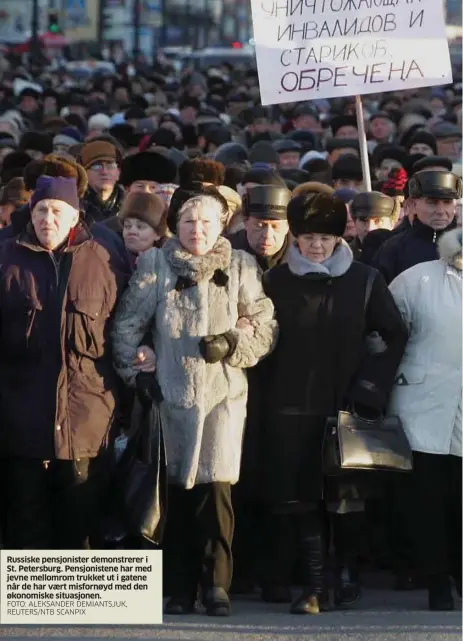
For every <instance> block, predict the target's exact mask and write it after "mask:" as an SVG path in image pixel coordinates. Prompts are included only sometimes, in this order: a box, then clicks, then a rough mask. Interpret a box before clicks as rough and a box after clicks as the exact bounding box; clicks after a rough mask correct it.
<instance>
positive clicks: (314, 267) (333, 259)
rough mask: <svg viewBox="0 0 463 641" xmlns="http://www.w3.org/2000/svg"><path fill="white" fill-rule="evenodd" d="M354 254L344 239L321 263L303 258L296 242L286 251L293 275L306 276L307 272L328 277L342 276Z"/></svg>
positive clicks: (350, 263)
mask: <svg viewBox="0 0 463 641" xmlns="http://www.w3.org/2000/svg"><path fill="white" fill-rule="evenodd" d="M353 260H354V255H353V254H352V250H351V248H350V247H349V245H348V244H347V243H346V241H345V240H341V242H340V243H339V245H337V247H336V248H335V250H334V252H333V253H332V254H331V256H330V257H329V258H327V259H326V260H324V261H323V262H321V263H313V262H312V261H310V260H308V259H307V258H305V257H304V256H303V255H302V254H301V252H300V251H299V248H298V247H297V245H296V243H294V244H292V245H291V247H290V248H289V252H288V267H289V270H290V271H291V273H292V274H294V275H295V276H307V274H319V275H321V276H327V277H329V278H336V277H338V276H343V275H344V274H345V273H346V272H347V270H348V269H349V268H350V266H351V265H352V262H353Z"/></svg>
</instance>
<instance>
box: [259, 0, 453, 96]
mask: <svg viewBox="0 0 463 641" xmlns="http://www.w3.org/2000/svg"><path fill="white" fill-rule="evenodd" d="M251 7H252V16H253V25H254V40H255V43H256V56H257V66H258V72H259V84H260V90H261V99H262V104H263V105H270V104H279V103H282V102H297V101H303V100H310V99H315V98H335V97H338V96H346V95H362V94H368V93H383V92H385V91H400V90H403V89H411V88H416V87H427V86H432V85H442V84H448V83H451V82H452V71H451V63H450V55H449V49H448V43H447V39H446V36H445V20H444V10H443V3H442V0H251Z"/></svg>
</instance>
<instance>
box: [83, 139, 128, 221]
mask: <svg viewBox="0 0 463 641" xmlns="http://www.w3.org/2000/svg"><path fill="white" fill-rule="evenodd" d="M80 162H81V164H82V166H83V167H84V169H85V171H86V172H87V176H88V190H87V193H86V194H85V196H84V203H83V206H84V209H85V212H86V215H87V218H88V219H92V220H93V221H94V222H100V221H103V220H106V219H107V218H110V217H111V216H115V215H117V214H118V213H119V210H120V208H121V205H122V200H123V199H124V190H123V188H122V187H121V185H119V183H118V181H119V176H120V167H121V163H122V156H121V153H120V151H119V149H117V148H116V147H115V146H114V145H113V144H111V143H110V142H106V141H103V140H94V141H91V142H89V143H87V144H85V145H84V146H83V147H82V150H81V152H80Z"/></svg>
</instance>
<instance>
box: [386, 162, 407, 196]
mask: <svg viewBox="0 0 463 641" xmlns="http://www.w3.org/2000/svg"><path fill="white" fill-rule="evenodd" d="M407 181H408V174H407V172H406V171H405V169H403V168H402V167H401V168H400V169H392V171H391V172H390V174H389V176H388V179H387V180H386V182H385V183H384V185H383V192H384V193H385V194H388V195H390V196H398V195H400V194H403V193H404V189H405V185H406V184H407Z"/></svg>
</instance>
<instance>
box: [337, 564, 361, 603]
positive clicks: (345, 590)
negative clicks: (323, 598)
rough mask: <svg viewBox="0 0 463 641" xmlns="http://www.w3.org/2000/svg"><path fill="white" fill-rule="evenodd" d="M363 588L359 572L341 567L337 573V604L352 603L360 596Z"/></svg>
mask: <svg viewBox="0 0 463 641" xmlns="http://www.w3.org/2000/svg"><path fill="white" fill-rule="evenodd" d="M361 594H362V588H361V586H360V581H359V576H358V572H357V571H356V570H354V569H351V568H347V567H346V568H340V569H339V570H338V571H337V573H336V588H335V593H334V601H335V603H336V605H351V604H352V603H355V602H356V601H358V599H359V598H360V595H361Z"/></svg>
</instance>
